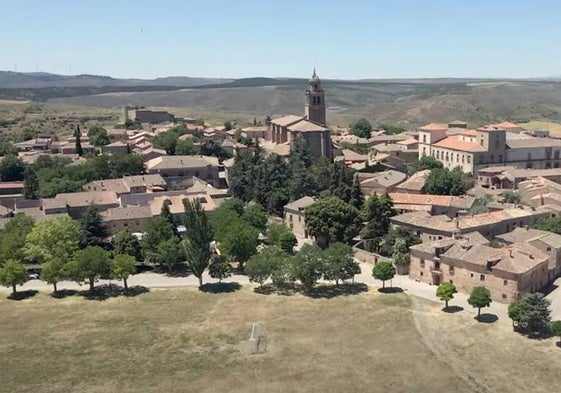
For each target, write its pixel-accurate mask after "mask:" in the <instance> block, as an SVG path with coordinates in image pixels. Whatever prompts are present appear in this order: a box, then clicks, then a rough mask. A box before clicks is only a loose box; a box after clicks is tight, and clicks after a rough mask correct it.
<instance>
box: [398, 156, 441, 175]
mask: <svg viewBox="0 0 561 393" xmlns="http://www.w3.org/2000/svg"><path fill="white" fill-rule="evenodd" d="M438 168H444V165H443V164H442V162H440V161H438V160H437V159H436V158H434V157H431V156H422V157H421V158H420V159H419V160H416V161H413V162H412V163H411V164H409V166H408V167H407V172H409V175H413V174H414V173H417V172H420V171H424V170H426V169H438Z"/></svg>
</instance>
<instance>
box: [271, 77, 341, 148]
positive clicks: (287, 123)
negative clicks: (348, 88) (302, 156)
mask: <svg viewBox="0 0 561 393" xmlns="http://www.w3.org/2000/svg"><path fill="white" fill-rule="evenodd" d="M298 140H302V141H303V142H304V144H305V146H306V148H307V149H308V151H309V154H310V156H311V157H313V158H315V157H319V156H328V157H331V156H332V155H333V148H332V143H331V134H330V132H329V129H327V128H326V113H325V92H324V90H323V88H322V87H321V81H320V79H319V77H318V76H317V75H316V72H315V70H314V74H313V76H312V78H311V79H310V80H309V82H308V87H307V88H306V105H305V116H296V115H288V116H283V117H280V118H277V119H273V120H271V121H270V123H269V124H268V128H267V136H266V143H265V144H264V145H263V147H264V148H265V149H267V150H269V151H271V152H274V153H277V154H279V155H288V154H289V153H290V151H291V150H292V148H293V147H294V144H295V143H296V142H297V141H298Z"/></svg>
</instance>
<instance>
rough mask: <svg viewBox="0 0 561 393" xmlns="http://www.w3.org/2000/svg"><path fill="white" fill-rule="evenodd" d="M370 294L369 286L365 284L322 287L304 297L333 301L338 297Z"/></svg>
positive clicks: (313, 289)
mask: <svg viewBox="0 0 561 393" xmlns="http://www.w3.org/2000/svg"><path fill="white" fill-rule="evenodd" d="M362 292H368V285H366V284H363V283H354V284H340V285H320V286H317V287H315V288H312V289H309V290H307V291H305V292H304V295H306V296H308V297H311V298H314V299H331V298H334V297H337V296H349V295H358V294H359V293H362Z"/></svg>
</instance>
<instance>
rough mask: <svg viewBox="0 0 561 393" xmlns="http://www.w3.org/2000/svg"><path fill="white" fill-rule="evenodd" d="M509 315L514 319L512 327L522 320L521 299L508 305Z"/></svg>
mask: <svg viewBox="0 0 561 393" xmlns="http://www.w3.org/2000/svg"><path fill="white" fill-rule="evenodd" d="M508 317H509V318H510V319H512V327H514V326H515V324H517V323H518V322H520V300H515V301H513V302H512V303H510V304H509V305H508Z"/></svg>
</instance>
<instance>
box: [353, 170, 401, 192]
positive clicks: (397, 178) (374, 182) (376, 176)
mask: <svg viewBox="0 0 561 393" xmlns="http://www.w3.org/2000/svg"><path fill="white" fill-rule="evenodd" d="M357 177H358V181H359V185H360V189H361V190H362V193H363V194H364V195H372V194H374V193H376V194H378V195H380V194H384V193H386V192H392V191H394V190H395V189H396V187H397V185H398V184H400V183H401V182H403V181H404V180H405V178H406V177H407V176H406V175H405V173H403V172H399V171H394V170H393V169H390V170H387V171H384V172H375V173H362V172H359V173H357Z"/></svg>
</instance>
